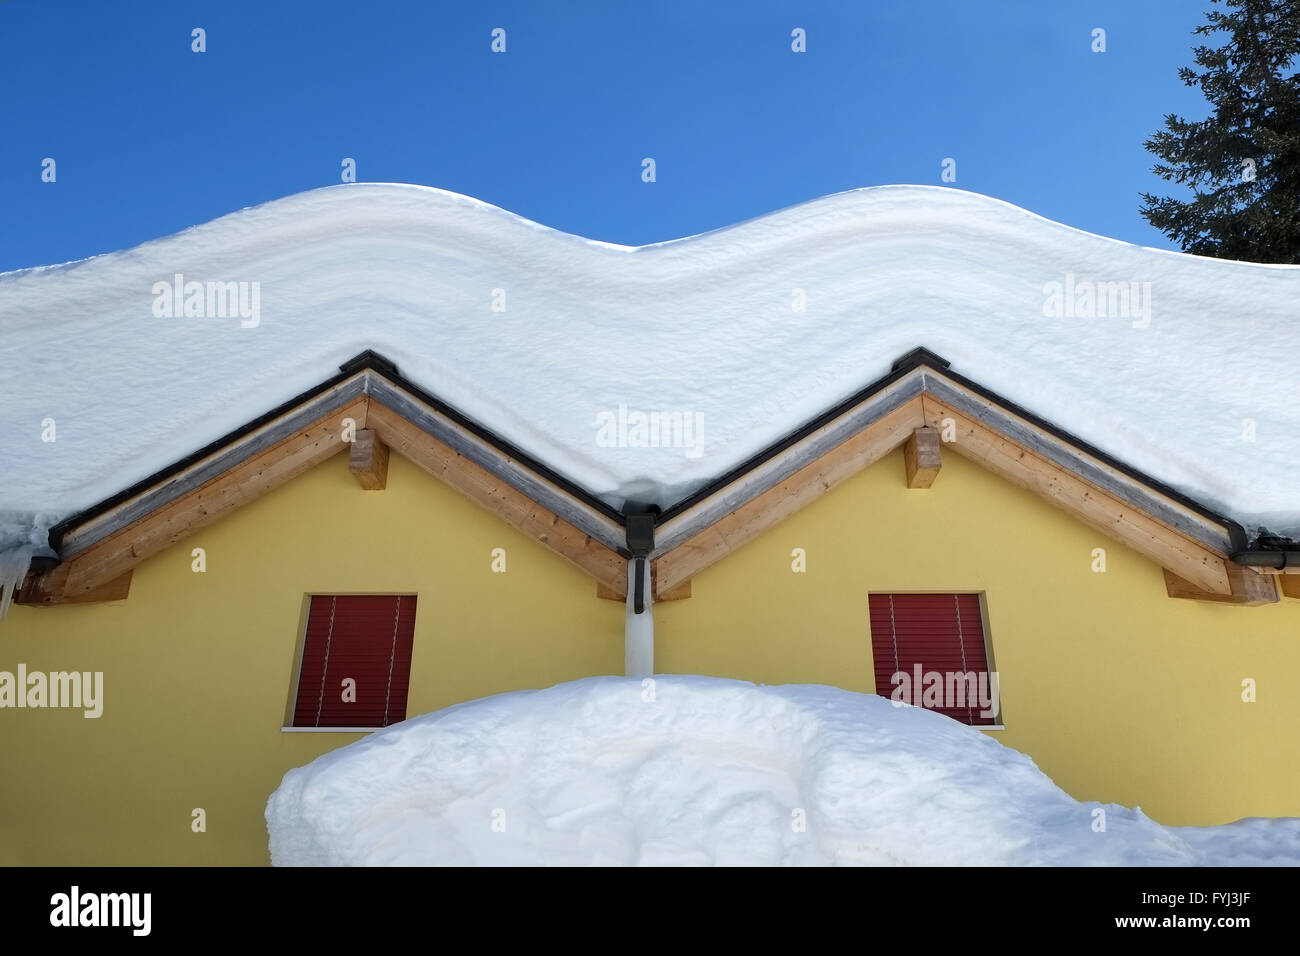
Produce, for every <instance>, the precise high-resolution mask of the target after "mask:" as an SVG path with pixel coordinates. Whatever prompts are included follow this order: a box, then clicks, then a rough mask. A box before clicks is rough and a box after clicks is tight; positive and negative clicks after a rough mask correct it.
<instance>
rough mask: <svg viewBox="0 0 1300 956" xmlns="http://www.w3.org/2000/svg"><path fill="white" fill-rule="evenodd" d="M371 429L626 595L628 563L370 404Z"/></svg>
mask: <svg viewBox="0 0 1300 956" xmlns="http://www.w3.org/2000/svg"><path fill="white" fill-rule="evenodd" d="M366 421H367V425H368V427H369V428H371V429H373V430H374V432H375V434H376V435H377V436H378V437H379V438H380V439H381V440H382V441H383V442H384V443H385V444H387V445H388V446H389V447H390V448H391V449H392V450H393V451H395V452H397V453H398V454H399V455H402V456H403V457H405V458H409V459H410V460H411V461H413V462H414V463H415V464H417V465H419V466H420V467H421V468H422V469H424V470H425V471H427V472H428V473H429V474H431V475H433V476H434V477H435V478H438V479H440V480H441V481H444V482H446V483H447V484H449V485H451V486H452V487H453V488H455V489H456V490H457V491H459V492H461V493H462V494H464V495H466V496H467V497H469V498H472V499H473V500H474V501H476V502H478V503H479V504H480V505H482V506H483V507H485V508H487V509H488V510H489V511H491V512H493V513H494V514H496V515H499V516H500V517H501V518H503V519H505V521H506V522H507V523H509V524H510V525H512V526H514V527H515V528H516V529H518V530H519V531H522V532H523V533H524V534H526V535H528V536H529V537H531V538H533V539H535V540H537V541H540V542H541V543H542V544H544V545H546V546H547V547H548V548H550V549H551V550H552V551H555V552H556V553H558V554H559V555H560V556H561V557H563V558H565V559H566V560H568V561H569V562H570V563H572V564H575V565H577V566H578V567H579V568H581V569H582V570H583V571H586V572H587V573H588V574H589V575H591V576H592V577H593V578H595V579H596V580H597V581H598V582H600V583H602V584H604V585H605V586H607V587H610V588H613V589H614V590H620V589H622V590H623V591H624V592H626V589H627V561H626V560H625V559H624V558H622V557H621V556H620V555H619V554H618V552H616V551H614V550H612V549H610V548H608V547H606V546H605V545H604V544H602V543H601V542H599V541H597V540H596V539H595V538H593V537H591V536H590V535H588V534H586V533H584V532H583V531H581V530H579V529H578V528H575V527H574V526H573V525H571V524H569V523H568V522H567V521H565V520H564V519H563V518H560V517H559V516H558V515H556V514H555V513H553V512H551V511H549V510H547V509H546V508H544V507H543V506H542V505H540V504H538V503H537V502H536V501H534V500H533V499H531V498H529V497H528V496H527V495H525V494H524V493H523V492H521V491H519V490H517V489H516V488H514V487H513V486H512V485H510V484H509V483H507V482H506V481H504V480H503V479H501V478H498V477H497V476H496V475H494V474H492V473H491V472H489V471H488V470H487V469H485V468H483V467H481V466H479V465H477V464H475V463H474V462H473V461H470V459H469V458H467V457H465V456H464V455H462V454H460V453H459V452H457V451H456V450H455V449H453V448H451V447H450V446H448V445H446V444H444V443H443V442H441V441H439V440H438V439H436V438H434V437H433V436H431V435H429V434H428V433H427V432H425V431H423V430H422V429H420V428H418V427H417V426H416V425H414V424H412V423H411V422H410V421H408V420H407V419H406V418H404V417H403V416H402V415H400V414H398V413H397V412H395V411H393V410H392V409H390V408H388V407H387V406H386V405H384V404H383V403H381V402H379V401H377V400H374V399H372V400H371V405H370V410H369V414H368V417H367V419H366Z"/></svg>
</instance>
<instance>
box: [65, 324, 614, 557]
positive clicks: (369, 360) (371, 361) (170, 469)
mask: <svg viewBox="0 0 1300 956" xmlns="http://www.w3.org/2000/svg"><path fill="white" fill-rule="evenodd" d="M339 369H340V371H339V373H338V374H337V375H334V376H331V377H330V378H328V379H326V380H325V381H324V382H322V383H321V384H319V385H317V386H315V387H313V388H310V389H308V390H307V391H305V392H302V393H301V394H299V395H296V396H294V397H293V398H291V399H289V400H288V401H286V402H283V403H281V404H279V405H277V406H276V407H275V408H273V409H271V411H269V412H267V413H266V414H264V415H259V416H258V417H257V418H255V419H253V420H252V421H250V422H247V423H246V424H244V425H241V426H240V427H238V428H236V429H234V430H233V431H230V432H227V433H226V434H225V435H222V436H221V437H220V438H218V439H216V440H215V441H211V442H209V443H208V444H206V445H204V446H203V447H202V448H200V449H198V450H197V451H195V452H192V453H191V454H189V455H186V456H185V457H184V458H182V459H180V460H179V461H175V462H173V463H172V464H170V465H168V466H167V467H165V468H162V469H160V470H158V471H156V472H154V473H153V474H151V475H149V476H148V477H147V478H143V479H141V480H140V481H137V482H136V483H135V484H133V485H131V486H130V487H129V488H126V489H125V490H123V491H120V492H118V493H117V494H115V495H111V496H110V497H108V498H105V499H103V500H102V501H99V502H96V503H95V504H93V505H91V506H90V507H88V508H85V509H83V510H81V511H78V512H76V513H75V514H73V515H70V516H68V517H67V518H64V519H63V520H62V521H60V522H59V523H58V524H56V525H54V526H53V527H51V528H50V531H49V540H50V547H51V548H53V549H54V550H55V551H56V552H57V551H59V550H60V549H61V547H62V545H63V539H64V536H65V535H67V533H68V532H69V531H71V530H72V529H73V528H76V527H77V526H79V525H82V524H85V523H86V522H88V521H92V520H94V519H95V518H98V517H99V516H100V515H102V514H104V513H105V512H107V511H111V510H112V509H113V508H116V507H117V506H118V505H120V504H122V503H123V502H125V501H129V500H130V499H132V498H134V497H136V496H137V495H140V494H143V493H144V492H146V491H148V490H150V489H151V488H153V487H155V486H157V485H160V484H162V483H163V482H165V481H167V480H168V479H169V478H171V477H173V476H174V475H177V474H179V473H180V472H182V471H184V470H186V469H187V468H190V467H191V466H193V465H195V464H197V463H198V462H200V461H202V460H203V459H205V458H208V457H209V456H211V455H214V454H216V453H218V452H220V451H221V450H222V449H223V448H225V447H226V446H228V445H231V444H233V443H235V442H237V441H239V440H240V439H241V438H243V437H244V436H246V435H248V434H250V433H252V432H254V431H257V430H258V429H259V428H262V427H263V426H265V425H267V424H269V423H270V422H273V421H275V420H276V419H277V418H280V417H281V416H282V415H286V414H288V413H289V412H291V411H293V409H295V408H297V407H298V406H299V405H302V404H303V403H305V402H309V401H311V400H312V399H314V398H316V397H317V396H319V395H322V394H324V393H325V392H327V391H329V390H330V389H332V388H334V387H336V386H337V385H340V384H341V383H343V382H345V381H347V380H348V379H350V378H352V377H353V376H354V375H357V374H358V373H360V372H366V371H369V372H374V373H376V374H378V375H383V376H384V377H385V378H387V379H388V380H389V381H391V382H392V383H393V384H394V385H396V386H398V387H399V388H401V389H403V390H404V391H407V392H409V393H410V394H411V395H413V396H414V397H416V398H418V399H419V400H420V401H422V402H424V403H425V404H427V405H429V406H430V407H432V408H434V409H435V410H436V411H438V412H439V414H442V415H445V416H446V417H447V418H449V419H450V420H452V421H453V422H455V423H456V424H457V425H458V426H459V427H461V428H464V429H465V430H466V431H468V432H470V433H471V434H473V435H474V436H475V437H477V438H479V439H481V440H483V441H484V442H486V443H487V444H489V445H491V446H492V447H494V448H495V449H496V450H497V451H499V452H501V453H502V454H503V455H505V456H506V457H508V458H511V459H513V460H515V461H516V462H518V463H519V464H521V465H523V466H524V467H525V468H527V469H528V470H529V471H532V472H535V473H536V474H537V475H538V476H539V477H541V478H544V479H546V480H547V481H549V482H551V483H552V484H554V485H556V486H557V487H559V488H561V489H562V490H563V491H565V492H566V493H568V494H570V495H572V496H573V497H574V498H577V499H578V500H579V501H581V502H582V503H583V504H585V505H587V506H588V507H590V508H592V509H594V510H596V511H598V512H600V513H601V514H602V515H604V516H605V517H607V518H609V519H610V520H612V521H614V522H616V523H617V524H619V525H626V519H625V518H624V516H623V513H622V512H621V511H619V510H618V509H616V508H614V507H612V506H611V505H609V504H608V503H606V502H604V501H601V500H600V499H599V498H597V497H596V496H595V495H593V494H592V493H591V492H589V491H587V490H586V489H585V488H582V487H581V486H580V485H577V484H576V483H574V482H572V481H570V480H569V479H567V478H565V477H564V476H563V475H560V474H558V473H556V472H555V471H553V470H552V469H550V468H548V467H547V466H546V465H543V464H542V463H541V462H540V461H538V460H537V459H535V458H533V457H532V456H531V455H529V454H527V453H526V452H524V451H522V450H520V449H519V448H518V447H517V446H516V445H514V444H512V443H511V442H508V441H506V440H505V439H503V438H501V437H500V436H499V435H497V434H495V433H494V432H492V431H491V430H490V429H487V428H484V427H483V426H482V425H480V424H478V423H477V422H475V421H474V420H473V419H471V418H469V417H467V416H465V415H463V414H462V413H461V412H459V411H457V410H456V409H455V408H453V407H452V406H450V405H448V404H447V403H446V402H443V401H441V400H440V399H438V398H436V397H434V396H433V395H430V394H429V393H428V392H426V391H424V389H422V388H420V387H419V386H417V385H415V384H414V383H413V382H410V381H408V380H407V379H405V378H403V377H402V376H401V375H400V374H399V373H398V371H397V365H396V364H395V363H394V362H392V361H391V360H390V359H388V358H385V357H384V356H383V355H380V354H379V353H378V352H375V351H373V350H372V349H367V350H366V351H364V352H361V353H360V354H358V355H356V356H354V357H352V358H351V359H348V361H346V362H344V363H343V364H342V365H340V366H339Z"/></svg>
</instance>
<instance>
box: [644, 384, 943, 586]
mask: <svg viewBox="0 0 1300 956" xmlns="http://www.w3.org/2000/svg"><path fill="white" fill-rule="evenodd" d="M924 424H925V422H924V418H923V414H922V409H921V400H920V399H919V398H914V399H911V400H910V401H907V402H904V403H903V404H902V405H899V406H898V407H897V408H895V409H893V410H892V411H890V412H887V413H886V414H885V415H883V416H882V417H880V418H878V419H877V420H876V421H874V422H872V423H871V424H869V425H867V426H866V427H865V428H863V429H862V430H861V431H859V432H858V433H857V434H855V435H853V436H852V437H850V438H849V439H848V440H847V441H845V442H843V443H842V444H840V445H838V446H836V447H835V448H833V449H832V450H831V451H830V452H828V453H827V454H825V455H823V456H822V457H821V458H818V459H816V460H815V461H813V462H811V463H810V464H808V465H805V466H804V467H803V468H801V469H800V470H799V471H797V472H795V473H794V474H793V475H791V476H790V477H789V478H787V479H785V480H784V481H782V482H780V483H778V484H776V485H773V486H772V487H771V488H769V489H767V490H766V491H764V492H763V493H762V494H760V495H758V496H757V497H755V498H752V499H750V500H749V501H748V502H747V503H745V504H744V505H741V506H740V507H739V508H737V509H736V510H735V511H733V512H731V513H730V514H728V515H726V516H725V517H723V518H722V519H720V520H718V521H716V522H714V523H713V524H712V525H710V526H709V527H707V528H705V529H704V530H702V531H701V532H699V533H698V534H696V535H695V536H694V537H693V538H691V539H689V540H688V541H686V542H684V543H682V544H679V545H677V546H676V547H675V548H673V549H672V550H670V551H668V552H666V553H664V554H663V555H662V556H660V557H659V558H657V559H656V560H655V561H654V563H653V566H654V571H655V574H656V575H657V576H658V581H659V586H660V587H661V588H663V589H665V590H669V589H672V588H674V587H676V586H677V585H679V584H681V583H682V582H683V581H688V580H690V579H691V578H692V577H694V576H695V575H696V574H699V573H700V572H701V571H703V570H704V569H705V568H707V567H709V566H710V565H712V564H715V563H717V562H718V561H721V560H722V559H723V558H724V557H726V556H727V555H728V554H730V553H731V552H733V551H734V550H736V549H737V548H739V547H740V546H741V545H742V544H744V543H745V542H747V541H749V540H750V539H751V538H754V537H755V536H756V535H758V534H760V533H761V532H763V531H766V530H767V529H768V528H770V527H772V526H773V525H775V524H777V523H778V522H780V521H783V520H785V519H786V518H787V517H789V516H790V515H792V514H794V513H795V512H796V511H798V510H799V509H800V508H802V507H804V506H805V505H807V504H810V503H812V502H813V501H814V500H816V499H817V498H819V497H821V496H822V495H823V494H825V493H826V492H827V491H829V490H830V489H832V488H834V487H835V486H836V485H838V484H839V483H840V482H842V481H844V480H845V479H847V478H851V477H853V476H854V475H856V474H857V473H858V472H859V471H861V470H862V469H863V468H866V467H867V466H868V465H870V464H872V463H873V462H876V461H879V460H880V459H881V458H884V457H885V456H886V455H888V454H889V453H890V452H892V451H894V449H896V448H898V446H899V445H901V444H903V442H905V441H907V439H908V438H909V437H910V436H911V435H912V433H913V432H914V431H915V430H916V429H917V428H919V427H921V426H922V425H924Z"/></svg>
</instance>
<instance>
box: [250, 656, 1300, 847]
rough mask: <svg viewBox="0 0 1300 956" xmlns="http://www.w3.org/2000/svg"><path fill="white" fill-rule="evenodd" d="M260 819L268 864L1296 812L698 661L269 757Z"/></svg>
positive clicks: (956, 842)
mask: <svg viewBox="0 0 1300 956" xmlns="http://www.w3.org/2000/svg"><path fill="white" fill-rule="evenodd" d="M1099 811H1104V814H1103V815H1104V819H1105V831H1104V832H1097V830H1096V829H1095V823H1096V821H1097V820H1098V819H1099V817H1098V812H1099ZM266 820H267V826H268V829H269V831H270V848H271V859H272V862H273V863H274V864H276V865H281V866H285V865H421V864H449V865H467V864H481V865H483V864H485V865H494V864H495V865H502V864H523V865H529V864H533V865H542V864H545V865H587V864H594V865H601V864H611V865H630V864H648V865H681V864H687V865H690V864H720V865H733V864H741V865H743V864H756V865H774V864H795V865H817V864H878V865H909V864H911V865H967V864H992V865H1026V864H1075V865H1080V864H1093V865H1099V864H1117V865H1145V864H1164V865H1181V864H1199V863H1219V864H1226V863H1232V862H1235V861H1236V860H1237V859H1238V858H1240V860H1241V862H1266V863H1286V862H1290V863H1297V862H1300V820H1283V821H1243V823H1241V824H1234V825H1231V826H1228V827H1211V828H1199V829H1193V828H1188V829H1186V830H1183V831H1179V830H1173V829H1169V828H1166V827H1162V826H1160V825H1159V824H1157V823H1155V822H1153V821H1152V820H1150V819H1148V818H1147V817H1146V816H1144V815H1143V814H1142V812H1141V811H1140V810H1130V809H1127V808H1125V807H1121V806H1115V805H1109V804H1108V805H1098V804H1086V803H1080V802H1078V801H1076V800H1074V799H1072V798H1071V797H1069V796H1068V795H1067V794H1066V793H1064V792H1063V791H1062V790H1060V789H1059V788H1058V787H1057V786H1056V785H1055V784H1053V783H1052V781H1051V780H1049V779H1048V778H1047V777H1046V776H1044V775H1043V774H1042V773H1041V772H1040V771H1039V770H1038V768H1037V767H1036V766H1035V765H1034V763H1033V761H1032V760H1030V759H1029V758H1028V757H1026V756H1025V755H1023V754H1021V753H1018V752H1017V751H1014V750H1011V749H1009V748H1007V747H1004V746H1002V745H1001V744H999V743H998V742H997V741H996V740H994V739H992V738H991V737H989V736H986V735H984V734H982V733H980V732H979V731H977V730H974V729H972V728H970V727H966V726H964V725H962V724H959V723H957V722H956V721H953V720H950V719H948V718H946V717H942V716H940V715H938V714H934V713H930V712H928V711H924V710H921V709H918V708H912V707H897V706H895V705H894V704H893V703H892V702H890V701H888V700H886V699H885V698H882V697H877V696H875V695H869V694H857V693H852V692H849V691H845V690H838V689H835V688H831V687H820V686H810V685H789V686H755V685H753V684H748V683H743V682H740V681H732V680H720V679H713V678H703V677H659V678H655V679H654V680H653V681H648V682H644V683H643V682H642V681H638V680H629V679H625V678H615V677H600V678H590V679H587V680H580V681H575V682H573V683H569V684H561V685H559V686H557V687H552V688H550V689H548V690H542V691H524V692H518V693H511V694H503V695H500V696H497V697H489V698H485V699H483V700H478V701H473V702H471V703H467V704H461V705H458V706H456V707H451V708H448V709H446V710H443V711H439V712H437V713H433V714H429V715H426V716H423V717H417V718H414V719H412V720H408V721H406V722H404V723H401V724H397V725H395V726H393V727H390V728H387V729H385V730H382V731H378V732H376V733H374V734H372V735H371V736H369V737H367V738H365V739H363V740H361V741H358V742H356V743H354V744H351V745H349V746H346V747H343V748H341V749H339V750H336V751H333V752H331V753H328V754H325V755H324V756H322V757H319V758H318V759H316V760H315V761H313V762H312V763H310V764H308V765H307V766H305V767H301V768H297V769H294V770H290V771H289V772H288V773H287V774H286V775H285V777H284V781H283V783H282V784H281V785H280V788H279V789H278V790H276V792H275V793H274V794H272V795H271V798H270V800H269V802H268V804H267V808H266ZM1266 844H1267V846H1268V847H1269V849H1265V848H1264V847H1265V845H1266ZM1202 846H1203V847H1205V848H1207V849H1206V850H1202V849H1200V848H1198V847H1202ZM1288 852H1289V853H1290V854H1291V857H1290V859H1287V858H1286V854H1287V853H1288Z"/></svg>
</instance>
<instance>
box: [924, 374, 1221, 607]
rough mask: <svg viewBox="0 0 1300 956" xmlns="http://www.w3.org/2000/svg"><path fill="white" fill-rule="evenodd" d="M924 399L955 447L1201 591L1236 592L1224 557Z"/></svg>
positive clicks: (930, 419) (935, 423)
mask: <svg viewBox="0 0 1300 956" xmlns="http://www.w3.org/2000/svg"><path fill="white" fill-rule="evenodd" d="M922 402H923V404H924V407H925V418H926V421H927V422H928V423H929V424H930V425H932V426H934V427H936V428H940V429H942V428H943V422H944V420H945V419H951V421H952V422H953V425H954V427H955V428H956V435H957V440H956V441H953V442H948V443H947V445H948V447H949V448H950V449H952V450H954V451H956V452H958V453H959V454H961V455H964V456H965V457H967V458H970V459H971V460H972V461H975V462H978V463H979V464H980V465H982V466H984V467H985V468H987V469H988V470H989V471H992V472H993V473H994V474H996V475H1000V476H1001V477H1003V478H1005V479H1006V480H1007V481H1010V482H1011V483H1012V484H1014V485H1016V486H1018V487H1020V488H1024V489H1026V490H1027V491H1032V492H1033V493H1034V494H1036V495H1038V496H1039V497H1040V498H1043V499H1045V500H1047V501H1048V502H1049V503H1051V504H1054V505H1056V506H1057V507H1060V508H1063V509H1064V510H1065V511H1067V512H1069V513H1070V514H1072V515H1073V516H1074V517H1075V518H1077V519H1078V520H1080V521H1082V522H1084V523H1085V524H1088V525H1091V526H1092V527H1094V528H1096V529H1097V530H1099V531H1101V532H1102V533H1103V534H1106V535H1108V536H1110V537H1112V538H1115V539H1117V540H1119V541H1121V542H1123V543H1124V544H1126V545H1128V546H1129V547H1130V548H1132V549H1133V550H1134V551H1137V552H1138V553H1139V554H1141V555H1144V556H1145V557H1147V558H1150V559H1151V560H1152V561H1154V562H1155V563H1156V564H1158V565H1160V566H1161V567H1162V568H1168V569H1169V570H1170V571H1173V572H1174V573H1175V574H1177V575H1178V576H1179V577H1181V578H1184V579H1186V580H1187V581H1189V582H1191V583H1192V584H1193V585H1195V586H1196V587H1197V588H1199V589H1200V590H1202V591H1208V592H1210V593H1212V594H1221V595H1224V596H1231V595H1232V585H1231V583H1230V581H1229V579H1228V568H1227V564H1228V561H1227V559H1226V558H1225V557H1224V556H1223V555H1221V554H1219V553H1218V552H1215V551H1213V550H1211V549H1210V548H1208V547H1206V546H1205V545H1203V544H1201V543H1200V542H1199V541H1194V540H1192V539H1191V538H1189V537H1187V536H1186V535H1184V534H1183V533H1182V532H1180V531H1178V530H1176V529H1174V528H1171V527H1169V526H1168V525H1166V524H1164V523H1163V522H1161V521H1158V520H1156V519H1155V518H1152V517H1151V516H1149V515H1147V514H1145V513H1144V512H1142V511H1139V510H1138V509H1137V508H1135V507H1133V506H1132V505H1130V504H1128V503H1126V502H1124V501H1121V500H1120V499H1119V498H1116V497H1115V496H1114V495H1112V494H1111V493H1110V492H1108V491H1105V490H1104V489H1102V488H1100V487H1098V486H1097V485H1094V484H1092V483H1091V482H1089V481H1086V480H1085V479H1083V478H1080V477H1079V476H1078V475H1076V474H1074V473H1073V472H1071V471H1067V470H1066V469H1065V468H1062V467H1061V466H1060V465H1057V464H1055V463H1054V462H1052V461H1049V460H1048V459H1046V458H1044V457H1043V456H1042V455H1039V454H1037V453H1036V452H1033V451H1030V450H1029V449H1028V448H1025V447H1024V446H1022V445H1020V444H1018V443H1016V442H1014V441H1012V440H1011V439H1009V438H1007V437H1005V436H1004V435H1002V434H1001V433H1000V432H997V431H995V430H993V429H992V428H989V427H988V426H987V425H984V424H983V423H982V422H979V421H976V420H975V419H973V418H970V417H969V416H967V415H965V414H964V413H962V412H959V411H957V410H956V409H954V408H952V407H951V406H949V405H947V404H945V403H944V402H942V401H941V400H939V399H937V398H935V397H933V396H932V395H930V394H928V393H927V394H926V395H924V396H923V397H922Z"/></svg>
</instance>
